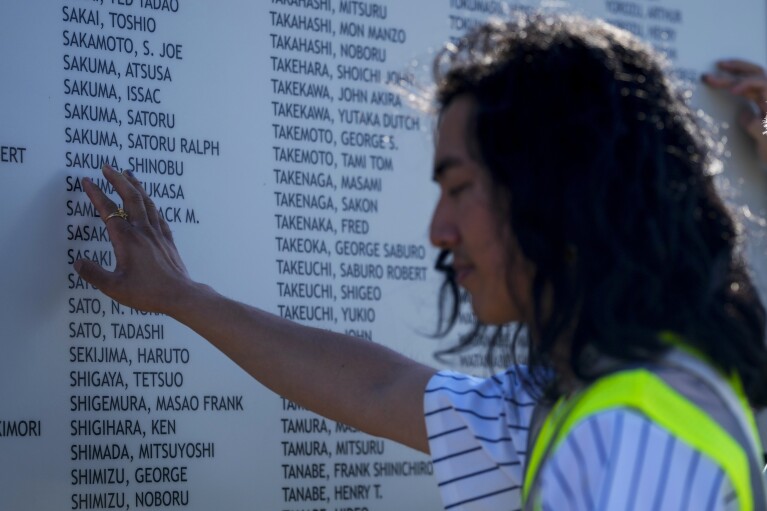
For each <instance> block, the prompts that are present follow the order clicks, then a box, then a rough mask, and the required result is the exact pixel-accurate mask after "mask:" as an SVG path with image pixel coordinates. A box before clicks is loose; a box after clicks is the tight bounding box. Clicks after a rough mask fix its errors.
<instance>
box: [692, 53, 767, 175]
mask: <svg viewBox="0 0 767 511" xmlns="http://www.w3.org/2000/svg"><path fill="white" fill-rule="evenodd" d="M716 67H717V69H718V72H716V73H708V74H705V75H703V82H704V83H706V84H708V85H709V86H711V87H713V88H715V89H724V90H726V91H728V92H729V93H730V94H733V95H735V96H739V97H742V98H745V99H747V100H749V101H751V102H752V108H745V109H743V111H742V112H741V113H740V115H739V117H738V121H739V122H740V125H741V126H742V127H743V129H744V130H746V133H748V134H749V136H750V137H751V138H752V139H753V140H754V142H755V143H756V150H757V153H758V155H759V158H760V159H761V160H762V162H764V163H767V136H766V135H764V134H763V132H764V124H763V122H764V121H763V119H764V117H765V116H766V115H767V75H766V74H765V72H764V69H763V68H762V67H761V66H757V65H756V64H752V63H750V62H745V61H743V60H722V61H719V62H717V63H716Z"/></svg>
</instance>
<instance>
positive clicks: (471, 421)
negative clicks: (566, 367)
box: [424, 369, 535, 511]
mask: <svg viewBox="0 0 767 511" xmlns="http://www.w3.org/2000/svg"><path fill="white" fill-rule="evenodd" d="M519 371H523V369H510V370H509V371H506V372H505V373H502V374H498V375H496V376H493V377H491V378H488V379H480V378H474V377H470V376H466V375H463V374H459V373H455V372H451V371H442V372H440V373H437V374H436V375H435V376H434V377H433V378H432V379H431V381H430V382H429V384H428V385H427V387H426V392H425V397H424V409H425V416H426V427H427V431H428V435H429V447H430V449H431V456H432V460H433V463H434V473H435V476H436V478H437V482H438V484H439V488H440V493H441V495H442V500H443V503H444V505H445V509H449V510H461V511H479V510H514V509H519V508H520V494H521V486H522V477H523V467H524V463H525V458H526V453H525V448H526V445H527V433H528V429H529V425H530V419H531V417H532V412H533V408H534V406H535V402H534V401H533V399H531V397H530V396H529V394H528V393H527V392H526V391H525V390H524V388H523V386H522V384H521V381H520V376H521V374H520V372H519Z"/></svg>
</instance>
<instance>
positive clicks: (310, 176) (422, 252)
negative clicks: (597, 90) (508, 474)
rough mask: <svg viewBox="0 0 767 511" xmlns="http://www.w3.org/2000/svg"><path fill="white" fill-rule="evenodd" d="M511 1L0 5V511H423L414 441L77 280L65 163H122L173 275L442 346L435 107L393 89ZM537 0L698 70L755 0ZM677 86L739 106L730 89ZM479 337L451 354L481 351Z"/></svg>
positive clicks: (83, 250)
mask: <svg viewBox="0 0 767 511" xmlns="http://www.w3.org/2000/svg"><path fill="white" fill-rule="evenodd" d="M534 5H538V2H521V3H516V4H511V6H512V7H513V6H522V7H532V6H534ZM507 6H508V5H507V4H502V3H500V2H496V1H492V0H487V1H482V0H422V1H420V2H413V1H409V2H406V1H402V0H391V1H385V0H380V1H379V2H366V1H354V0H292V1H291V0H280V1H278V0H259V1H246V0H222V1H219V2H204V1H202V0H196V1H193V0H95V1H82V0H81V1H74V0H73V1H71V2H42V1H32V2H13V3H6V4H5V5H4V6H3V7H2V8H0V41H2V44H0V65H2V70H3V71H2V81H0V119H2V122H1V123H0V187H1V189H2V197H3V199H2V201H0V217H2V222H0V247H2V248H0V251H1V252H0V254H1V255H0V265H1V266H2V270H3V271H2V274H1V275H0V289H1V290H2V293H1V294H0V325H2V336H1V337H2V353H3V355H2V357H0V509H13V510H19V509H34V510H54V509H56V510H58V509H113V508H118V509H131V508H133V509H143V508H152V507H163V508H165V507H168V508H171V507H181V508H186V509H190V510H205V509H231V510H244V509H259V510H261V509H264V510H266V509H271V510H310V509H311V510H320V509H323V510H335V511H347V510H349V511H351V510H359V511H361V510H370V511H373V510H379V511H382V510H390V509H424V510H426V509H434V510H436V509H439V508H440V504H439V499H438V495H437V490H436V488H435V485H434V482H433V480H432V476H431V472H432V467H431V464H430V462H429V460H428V458H427V457H425V456H423V455H421V454H419V453H416V452H414V451H412V450H410V449H407V448H404V447H402V446H398V445H396V444H394V443H392V442H389V441H384V440H380V439H377V438H373V437H369V436H366V435H364V434H362V433H359V432H357V431H354V430H352V429H350V428H348V427H346V426H344V425H343V424H337V423H334V422H333V421H330V420H325V419H322V418H319V417H317V416H315V415H313V414H312V413H310V412H308V411H306V410H303V409H301V408H300V407H298V406H296V405H295V404H294V403H292V402H290V401H288V400H285V399H282V398H280V397H279V396H276V395H274V394H273V393H271V392H270V391H267V390H266V389H264V388H263V387H261V386H260V385H259V384H258V383H256V382H255V381H253V380H252V379H251V378H250V377H249V376H248V375H246V374H245V373H244V372H243V371H242V370H240V369H239V368H238V367H237V366H236V365H234V364H233V363H232V362H230V361H229V360H228V359H227V358H225V357H224V356H223V355H221V354H220V353H219V352H217V351H216V350H215V349H214V348H212V347H210V346H209V345H208V344H207V342H205V341H204V340H202V339H200V338H199V337H197V336H196V335H195V334H193V333H192V332H190V331H189V330H188V329H186V328H184V327H182V326H179V325H178V324H176V323H174V322H173V321H172V320H169V319H168V318H166V317H163V316H159V315H154V314H145V313H142V312H140V311H136V310H132V309H130V308H127V307H122V306H120V305H118V304H117V303H115V302H113V301H112V300H110V299H108V298H106V297H105V296H103V295H101V294H100V293H99V292H98V291H97V290H95V289H93V288H92V287H91V286H89V285H88V284H87V283H85V282H84V281H82V280H81V279H79V278H78V276H77V274H76V273H75V272H74V271H73V270H72V266H71V264H72V262H73V261H74V260H75V259H77V258H79V257H85V258H88V259H93V260H95V261H98V262H99V263H101V264H103V265H105V266H107V267H109V266H112V265H113V264H114V255H113V253H112V251H111V249H110V244H109V241H108V236H107V234H106V231H105V229H104V226H103V222H102V221H101V219H100V218H98V217H97V216H96V215H95V212H94V209H93V207H92V206H91V205H90V203H89V202H88V200H87V198H86V197H85V194H84V193H83V192H82V183H81V179H82V178H83V177H85V176H88V177H91V178H93V179H94V180H95V182H96V183H97V184H99V186H102V187H103V188H104V189H106V190H107V191H110V189H109V188H110V187H109V185H108V184H107V183H106V182H105V181H104V180H103V179H102V178H101V177H100V172H99V170H98V168H99V167H100V164H101V162H102V161H107V162H109V163H110V164H111V165H112V166H114V167H116V168H119V169H131V170H132V171H133V172H134V173H135V174H136V176H137V177H138V178H139V179H140V180H141V181H142V182H143V183H144V185H145V187H146V188H147V190H148V192H149V194H150V196H152V198H153V199H154V200H155V201H156V203H157V204H158V206H159V208H160V210H161V212H162V214H163V216H164V218H165V219H166V220H168V222H169V223H170V225H171V227H172V229H173V232H174V236H175V239H176V241H177V243H178V245H179V248H180V251H181V253H182V255H183V256H184V258H185V261H186V263H187V266H188V268H189V270H190V273H191V274H192V275H193V276H194V277H195V278H196V279H198V280H201V281H204V282H206V283H210V284H212V285H213V286H214V287H216V288H217V289H218V290H219V291H221V292H222V293H224V294H226V295H229V296H232V297H234V298H237V299H240V300H242V301H245V302H248V303H251V304H254V305H256V306H259V307H261V308H264V309H265V310H268V311H270V312H273V313H275V314H278V315H280V316H282V317H285V318H289V319H292V320H295V321H298V322H301V323H305V324H310V325H314V326H318V327H322V328H327V329H331V330H337V331H341V332H348V333H351V334H353V335H357V336H360V337H363V338H367V339H372V340H374V341H376V342H381V343H385V344H386V345H388V346H391V347H392V348H394V349H396V350H399V351H401V352H403V353H405V354H407V355H409V356H412V357H415V358H417V359H419V360H421V361H423V362H427V363H434V359H433V352H434V350H435V349H436V348H437V347H438V346H444V345H445V344H444V342H443V343H442V344H440V343H438V342H437V341H435V340H433V339H432V338H430V336H429V334H430V333H431V332H432V331H433V330H434V327H435V318H436V300H435V298H436V289H437V287H438V285H439V282H440V279H439V276H438V275H436V273H435V271H434V270H433V269H432V268H433V262H434V259H435V255H436V253H435V251H434V250H433V249H432V248H431V247H429V245H428V237H427V234H428V232H427V231H428V222H429V218H430V213H431V208H432V207H433V205H434V200H435V198H436V187H435V186H434V185H433V184H432V183H431V172H430V168H431V148H432V141H431V131H432V128H433V124H432V120H431V119H430V118H429V117H428V116H426V115H425V114H423V113H421V112H419V111H416V110H414V109H413V108H411V106H410V105H409V103H408V101H409V99H408V97H407V96H408V90H410V91H411V92H414V93H417V92H418V91H420V90H422V85H423V81H424V80H425V79H426V78H427V73H426V72H425V71H424V69H428V67H429V65H430V60H431V58H432V56H433V53H434V51H435V48H438V47H439V46H440V44H441V43H443V42H444V41H447V40H449V39H450V38H451V37H457V36H459V35H460V34H461V33H462V32H463V31H464V30H465V29H466V28H467V27H470V26H472V25H474V24H476V23H478V22H480V20H482V19H485V18H486V17H487V16H489V15H494V14H503V11H504V9H505V8H506V7H507ZM546 7H548V8H558V9H575V10H577V11H579V12H583V13H585V14H588V15H595V16H600V17H604V18H605V19H607V20H608V21H610V22H613V23H615V24H618V25H620V26H622V27H624V28H626V29H628V30H630V31H632V32H634V33H637V34H639V35H641V36H642V37H644V38H646V39H647V40H649V41H650V42H652V43H653V44H655V45H656V46H658V47H660V48H662V49H663V50H664V51H666V52H667V53H668V55H669V57H670V58H671V59H672V60H673V62H674V65H675V67H676V68H677V70H678V72H679V74H680V75H681V76H683V77H686V78H689V79H691V80H693V81H695V80H697V77H698V76H699V74H700V73H701V72H703V71H706V70H711V69H712V63H713V62H714V61H715V60H716V59H719V58H724V57H733V56H740V57H744V58H749V59H751V60H754V61H756V62H760V63H763V64H764V63H767V40H766V39H767V35H766V34H767V26H766V23H767V12H765V11H766V9H765V3H764V2H761V1H746V0H737V1H734V2H727V3H725V2H721V1H719V2H717V1H713V0H699V1H696V2H692V1H689V0H676V1H675V0H635V1H617V0H589V1H582V2H573V3H572V4H568V3H567V2H555V3H552V2H548V3H547V5H546ZM403 85H404V86H403ZM693 89H694V91H695V95H694V102H695V103H696V105H699V106H701V107H702V108H705V109H706V111H707V112H709V113H711V114H712V115H714V116H715V117H716V118H718V119H720V120H722V121H723V122H724V123H732V122H733V119H734V106H733V105H734V102H733V101H731V100H729V99H727V98H724V97H723V96H722V95H721V94H720V93H715V92H712V91H709V90H706V89H704V88H702V87H700V86H698V85H697V84H693ZM403 90H404V91H405V93H404V96H403V95H402V93H403ZM416 96H417V94H416ZM416 99H417V98H416ZM553 121H554V120H553ZM723 132H724V133H725V134H726V135H727V138H728V141H727V143H728V148H729V149H728V150H729V151H730V152H731V154H732V156H731V159H730V160H729V161H728V163H727V165H726V171H725V173H724V177H725V179H723V183H724V184H725V188H726V190H727V192H728V194H729V195H731V196H732V201H733V203H735V204H738V205H739V208H740V211H741V212H742V215H743V218H744V219H745V221H746V222H747V224H749V225H750V228H752V230H753V233H754V234H753V236H751V238H752V239H751V244H750V246H749V250H750V252H749V256H750V258H751V260H752V261H753V263H754V265H755V269H756V272H757V279H758V282H759V285H760V287H761V290H762V292H763V293H764V292H765V290H767V268H766V267H765V254H767V248H766V247H767V242H766V241H765V230H766V229H765V227H764V225H762V227H761V231H760V230H759V227H758V223H759V222H762V223H763V222H764V220H763V219H764V218H765V217H766V216H767V214H766V213H765V205H766V204H767V173H765V172H764V170H763V169H762V168H760V166H759V165H758V163H757V162H756V161H755V159H754V158H753V155H751V153H750V151H749V148H748V147H747V146H746V144H747V141H746V140H744V139H743V137H742V136H741V135H740V134H739V133H737V131H736V130H734V129H729V128H728V127H727V126H725V127H724V128H723ZM481 358H482V357H481V355H479V354H476V356H472V355H467V356H465V357H462V358H459V359H457V360H456V362H455V365H456V366H457V367H459V368H462V369H464V370H466V371H468V372H478V371H481Z"/></svg>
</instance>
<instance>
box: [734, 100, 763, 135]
mask: <svg viewBox="0 0 767 511" xmlns="http://www.w3.org/2000/svg"><path fill="white" fill-rule="evenodd" d="M738 121H739V123H740V125H741V126H742V127H743V129H744V130H746V133H748V135H749V136H750V137H751V138H753V139H754V140H757V141H758V140H759V138H760V137H762V136H763V135H762V131H763V130H764V126H763V125H762V118H761V116H759V115H756V114H755V113H754V111H753V110H751V109H750V108H747V109H744V110H743V111H742V112H741V113H740V116H739V118H738Z"/></svg>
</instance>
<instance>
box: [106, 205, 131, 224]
mask: <svg viewBox="0 0 767 511" xmlns="http://www.w3.org/2000/svg"><path fill="white" fill-rule="evenodd" d="M115 217H118V218H122V219H123V220H126V221H127V220H128V213H126V212H125V210H124V209H123V208H117V211H115V212H114V213H110V214H109V216H108V217H106V219H104V223H106V222H108V221H109V219H110V218H115Z"/></svg>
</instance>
